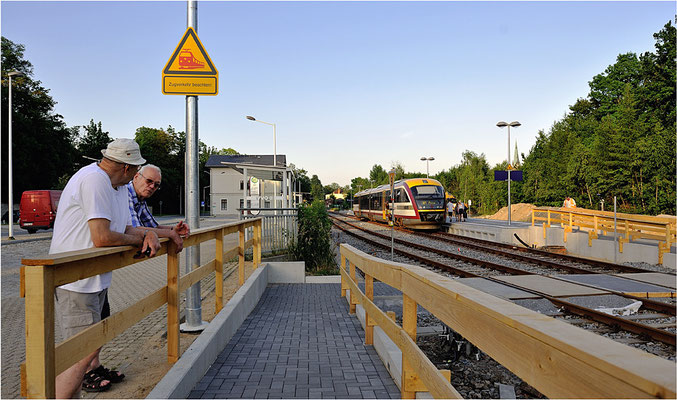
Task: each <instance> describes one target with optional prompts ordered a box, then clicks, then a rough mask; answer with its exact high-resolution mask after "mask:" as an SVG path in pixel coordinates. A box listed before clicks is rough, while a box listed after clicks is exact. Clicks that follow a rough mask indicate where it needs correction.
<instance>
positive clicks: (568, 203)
mask: <svg viewBox="0 0 677 400" xmlns="http://www.w3.org/2000/svg"><path fill="white" fill-rule="evenodd" d="M562 207H564V208H575V207H576V200H574V199H573V198H571V197H569V196H567V198H566V199H564V204H562Z"/></svg>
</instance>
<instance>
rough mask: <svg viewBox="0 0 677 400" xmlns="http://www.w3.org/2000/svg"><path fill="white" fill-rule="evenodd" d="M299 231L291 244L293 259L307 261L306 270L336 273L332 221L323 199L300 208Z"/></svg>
mask: <svg viewBox="0 0 677 400" xmlns="http://www.w3.org/2000/svg"><path fill="white" fill-rule="evenodd" d="M298 224H299V231H298V237H297V239H296V241H293V242H292V243H291V244H290V245H289V255H290V257H291V258H292V259H293V260H297V261H305V263H306V272H309V273H313V274H320V275H324V274H326V273H327V271H330V272H332V273H336V272H337V270H336V268H337V265H336V258H335V256H334V249H333V243H332V240H331V235H330V232H331V221H330V220H329V214H328V213H327V210H326V208H325V206H324V202H323V201H319V200H316V201H313V203H312V204H311V205H310V206H306V207H304V206H300V207H299V208H298Z"/></svg>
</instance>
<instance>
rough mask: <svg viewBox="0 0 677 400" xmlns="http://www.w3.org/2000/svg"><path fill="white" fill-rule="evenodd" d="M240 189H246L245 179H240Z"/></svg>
mask: <svg viewBox="0 0 677 400" xmlns="http://www.w3.org/2000/svg"><path fill="white" fill-rule="evenodd" d="M240 190H244V181H243V180H240Z"/></svg>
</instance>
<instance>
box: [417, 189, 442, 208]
mask: <svg viewBox="0 0 677 400" xmlns="http://www.w3.org/2000/svg"><path fill="white" fill-rule="evenodd" d="M411 193H412V194H413V195H414V199H415V200H416V205H417V206H418V209H419V210H432V209H440V208H444V190H443V189H442V187H441V186H436V185H424V186H414V187H412V188H411Z"/></svg>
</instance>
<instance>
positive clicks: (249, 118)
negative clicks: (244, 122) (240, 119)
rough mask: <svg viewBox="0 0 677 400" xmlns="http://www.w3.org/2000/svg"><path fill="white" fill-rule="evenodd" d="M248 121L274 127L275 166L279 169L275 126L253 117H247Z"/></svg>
mask: <svg viewBox="0 0 677 400" xmlns="http://www.w3.org/2000/svg"><path fill="white" fill-rule="evenodd" d="M247 119H248V120H250V121H256V122H260V123H262V124H266V125H272V126H273V165H274V166H276V167H277V132H276V126H275V124H271V123H270V122H264V121H261V120H260V119H256V118H254V117H252V116H251V115H247Z"/></svg>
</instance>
